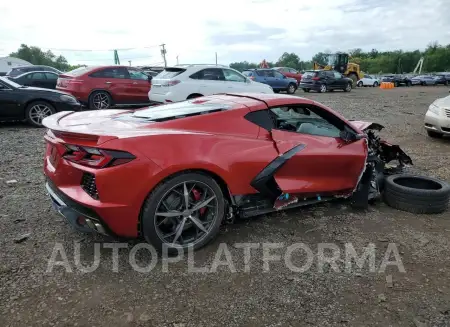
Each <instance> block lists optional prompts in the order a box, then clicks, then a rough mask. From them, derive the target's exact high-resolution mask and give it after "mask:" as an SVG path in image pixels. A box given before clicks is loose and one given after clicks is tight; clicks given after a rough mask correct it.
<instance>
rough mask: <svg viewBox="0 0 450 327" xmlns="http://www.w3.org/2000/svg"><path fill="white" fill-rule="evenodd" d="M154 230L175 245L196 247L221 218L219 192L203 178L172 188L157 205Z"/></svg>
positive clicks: (160, 236)
mask: <svg viewBox="0 0 450 327" xmlns="http://www.w3.org/2000/svg"><path fill="white" fill-rule="evenodd" d="M155 216H156V217H155V220H154V224H155V230H156V233H157V235H158V237H159V238H160V239H161V241H163V242H164V243H166V244H169V245H170V246H172V247H183V248H184V247H187V246H194V245H195V244H197V243H199V242H201V241H202V240H203V239H204V238H205V237H206V236H208V234H209V233H210V231H211V229H212V227H213V226H214V223H215V221H216V220H217V219H218V217H219V205H218V199H217V195H216V194H215V193H214V191H213V190H212V188H211V187H209V186H208V185H206V184H205V183H203V182H200V181H185V182H182V183H179V184H177V185H175V186H174V187H172V188H171V189H169V190H168V191H167V192H166V193H165V194H164V195H163V196H162V198H161V200H160V201H159V203H158V204H157V206H156V212H155Z"/></svg>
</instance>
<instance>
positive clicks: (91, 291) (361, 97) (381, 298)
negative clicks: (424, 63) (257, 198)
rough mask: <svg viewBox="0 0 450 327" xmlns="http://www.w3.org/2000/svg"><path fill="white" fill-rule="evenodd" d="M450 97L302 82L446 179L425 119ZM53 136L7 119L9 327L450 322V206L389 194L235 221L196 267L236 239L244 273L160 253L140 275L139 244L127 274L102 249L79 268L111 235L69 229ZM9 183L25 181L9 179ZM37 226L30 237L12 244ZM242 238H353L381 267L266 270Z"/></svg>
mask: <svg viewBox="0 0 450 327" xmlns="http://www.w3.org/2000/svg"><path fill="white" fill-rule="evenodd" d="M446 94H448V88H446V87H413V88H397V89H393V90H380V89H373V88H364V89H355V90H353V91H352V92H351V93H341V92H334V93H327V94H313V93H311V94H306V93H303V92H298V95H300V96H306V97H310V98H313V99H316V100H318V101H320V102H323V103H324V104H326V105H328V106H330V107H332V108H335V109H337V110H338V111H339V112H341V113H343V114H344V115H345V116H346V117H348V118H351V119H356V118H357V119H363V120H371V121H376V122H379V123H381V124H383V125H385V126H386V130H385V132H384V136H386V137H388V139H389V140H391V141H393V142H396V143H398V144H400V145H401V146H402V147H403V149H404V150H405V151H406V152H407V153H408V154H409V155H411V157H412V158H413V160H414V163H415V166H414V169H415V170H416V171H420V172H423V173H424V174H426V175H430V176H435V177H439V178H441V179H444V180H446V181H449V180H450V166H449V154H450V140H448V139H446V140H434V139H430V138H429V137H427V136H426V133H425V131H424V130H423V128H422V124H423V115H424V114H425V111H426V108H427V106H428V105H429V104H430V103H431V102H432V101H433V100H434V99H436V98H438V97H441V96H444V95H446ZM43 133H44V131H43V130H39V129H33V128H28V127H26V126H24V125H21V124H2V125H0V142H1V150H2V151H1V155H0V163H1V165H0V235H1V236H0V247H1V252H0V326H178V327H181V326H185V327H187V326H321V327H325V326H383V327H387V326H420V327H421V326H450V282H449V281H450V262H449V260H448V258H449V253H450V241H449V239H450V213H449V212H447V213H444V214H440V215H434V216H431V215H430V216H427V215H423V216H417V215H413V214H409V213H405V212H400V211H396V210H393V209H391V208H389V207H387V206H386V205H384V204H383V203H377V204H375V205H373V206H371V207H370V209H369V210H368V211H367V212H358V211H354V210H352V209H351V208H349V206H348V204H347V203H346V202H339V203H332V204H326V205H321V206H313V207H309V208H303V209H298V210H297V209H296V210H291V211H289V212H287V213H284V214H283V213H279V214H272V215H267V216H264V217H261V218H259V219H256V220H252V221H247V222H241V223H238V224H236V225H232V226H228V227H224V229H223V231H222V232H221V234H220V235H219V237H218V239H217V240H216V242H214V243H213V244H211V245H209V246H208V247H206V248H204V249H202V250H201V251H199V252H197V253H195V266H196V267H211V263H212V262H213V261H214V257H215V254H216V251H217V250H218V248H219V245H220V244H221V243H226V244H227V245H228V250H229V251H230V253H231V255H232V260H233V263H234V266H235V269H236V272H234V273H232V272H231V271H230V269H229V267H226V266H224V267H219V269H218V271H217V272H215V273H189V274H188V265H187V259H186V258H184V259H183V260H181V261H180V262H177V263H171V264H169V268H168V272H164V271H163V269H162V268H163V267H162V265H161V262H160V261H158V262H157V264H156V266H155V268H153V269H152V270H151V271H150V272H148V273H139V272H136V271H134V270H133V269H132V267H131V266H130V264H129V263H128V258H129V254H130V253H129V252H130V250H131V249H132V244H130V245H129V247H128V248H126V249H122V250H120V251H119V266H118V272H115V271H113V269H112V252H111V249H106V248H103V247H102V248H101V252H100V253H101V256H100V259H101V260H100V266H99V268H98V269H96V270H95V271H94V272H91V273H83V272H82V271H81V270H80V269H78V268H77V267H76V265H75V261H74V251H75V249H76V245H77V244H78V245H79V246H80V249H81V250H80V252H81V257H82V262H83V263H84V264H85V265H91V264H92V263H93V261H94V243H96V242H101V243H105V242H111V240H109V239H106V238H103V237H100V236H95V237H94V236H89V235H88V236H86V235H82V234H78V233H77V232H74V231H72V230H71V228H70V227H69V226H68V225H67V224H66V222H65V221H63V220H62V218H61V217H60V216H59V215H57V214H56V213H55V212H54V211H53V209H52V208H51V205H50V201H49V199H48V198H47V195H46V193H45V189H44V183H43V181H44V179H43V175H42V153H43V146H44V142H43V140H42V136H43ZM12 179H15V180H17V183H15V184H12V185H11V184H10V185H8V184H7V183H6V182H7V181H8V180H12ZM26 233H29V238H28V239H26V240H24V241H23V242H21V243H16V242H15V241H14V240H15V238H17V237H18V236H20V235H22V234H26ZM55 242H59V243H61V244H62V245H63V246H64V249H65V251H66V253H67V256H68V261H69V262H70V267H71V268H72V270H73V272H71V273H70V272H66V271H65V269H64V267H61V266H57V267H55V268H54V269H53V271H52V272H50V273H46V269H47V264H48V259H49V258H50V256H51V254H52V251H53V248H54V246H55ZM243 242H254V243H259V244H262V243H264V242H284V246H285V248H284V250H283V249H280V250H272V252H273V253H275V254H282V255H283V254H284V253H285V252H286V247H287V246H289V245H291V244H294V243H300V242H302V243H305V244H307V245H309V247H310V248H311V249H312V251H313V252H314V254H315V255H316V254H317V248H318V244H319V243H333V244H336V245H337V246H338V247H339V249H340V250H341V253H343V252H344V251H343V250H344V243H352V244H353V246H354V247H355V249H356V250H357V251H358V253H362V252H361V251H362V250H363V247H365V246H367V245H368V244H370V243H374V244H375V245H376V256H377V262H376V265H377V270H376V272H371V271H369V266H368V265H365V266H364V267H363V269H361V270H358V269H357V268H355V269H352V271H351V272H348V271H344V269H343V265H344V262H343V261H339V260H338V261H337V263H338V271H334V270H333V269H331V268H332V267H328V268H326V269H325V271H324V272H322V273H321V272H319V271H318V269H317V265H313V266H312V268H311V269H310V270H308V271H306V272H294V271H292V270H290V269H288V268H287V267H286V266H285V264H284V261H283V260H282V261H280V262H271V263H270V271H268V272H265V271H263V264H262V250H261V247H260V248H259V249H257V250H253V251H254V252H252V259H251V261H250V268H251V269H250V272H246V271H245V269H244V252H243V250H242V249H239V248H236V247H235V246H234V244H235V243H243ZM389 243H395V245H396V247H397V248H398V251H399V255H400V258H401V262H402V263H403V265H404V268H405V271H406V272H405V273H401V272H399V269H398V267H395V266H393V267H388V268H387V270H386V271H385V272H383V273H380V272H379V268H378V267H379V266H380V262H381V259H382V258H383V256H384V254H385V252H386V249H387V247H388V244H389ZM137 257H138V263H139V265H140V266H144V265H145V264H146V263H148V261H149V260H150V258H151V257H150V256H149V255H145V254H143V252H141V254H140V255H138V256H137ZM222 258H223V260H224V257H222ZM342 258H343V257H342ZM316 259H317V255H316V258H315V259H314V260H316ZM58 260H61V257H58ZM340 260H342V259H340ZM391 260H393V257H391ZM299 265H300V264H299ZM355 267H356V266H355ZM389 276H392V281H393V282H392V284H391V283H390V281H389V279H390V278H391V277H389Z"/></svg>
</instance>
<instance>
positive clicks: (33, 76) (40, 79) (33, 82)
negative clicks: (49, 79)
mask: <svg viewBox="0 0 450 327" xmlns="http://www.w3.org/2000/svg"><path fill="white" fill-rule="evenodd" d="M26 80H27V83H29V84H27V85H29V86H33V87H45V86H46V78H45V74H44V73H42V72H36V73H30V74H28V75H27V79H26Z"/></svg>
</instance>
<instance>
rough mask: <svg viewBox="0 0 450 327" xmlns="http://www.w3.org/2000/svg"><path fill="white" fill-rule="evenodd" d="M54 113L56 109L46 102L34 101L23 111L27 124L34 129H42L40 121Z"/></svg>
mask: <svg viewBox="0 0 450 327" xmlns="http://www.w3.org/2000/svg"><path fill="white" fill-rule="evenodd" d="M54 113H56V109H55V108H54V107H53V106H52V105H51V104H50V103H48V102H46V101H34V102H32V103H30V104H29V105H28V106H27V108H26V109H25V119H26V121H27V123H29V124H30V125H32V126H34V127H42V120H43V119H44V118H46V117H48V116H50V115H53V114H54Z"/></svg>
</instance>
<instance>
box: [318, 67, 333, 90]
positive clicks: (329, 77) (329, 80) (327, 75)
mask: <svg viewBox="0 0 450 327" xmlns="http://www.w3.org/2000/svg"><path fill="white" fill-rule="evenodd" d="M319 75H320V77H322V78H323V79H324V81H325V84H326V85H327V87H328V89H335V88H337V86H336V78H335V76H334V72H332V71H322V72H319Z"/></svg>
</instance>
